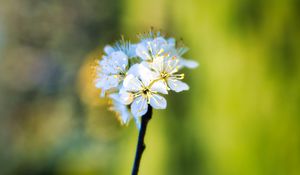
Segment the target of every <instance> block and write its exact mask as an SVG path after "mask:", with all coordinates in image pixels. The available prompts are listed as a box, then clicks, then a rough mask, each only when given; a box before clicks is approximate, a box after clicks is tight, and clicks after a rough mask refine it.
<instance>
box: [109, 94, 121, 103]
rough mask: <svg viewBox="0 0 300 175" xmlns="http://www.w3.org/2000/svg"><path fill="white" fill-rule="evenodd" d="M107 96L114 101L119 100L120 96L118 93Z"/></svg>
mask: <svg viewBox="0 0 300 175" xmlns="http://www.w3.org/2000/svg"><path fill="white" fill-rule="evenodd" d="M109 97H110V98H111V99H113V100H114V101H116V102H119V101H120V96H119V94H118V93H113V94H110V95H109Z"/></svg>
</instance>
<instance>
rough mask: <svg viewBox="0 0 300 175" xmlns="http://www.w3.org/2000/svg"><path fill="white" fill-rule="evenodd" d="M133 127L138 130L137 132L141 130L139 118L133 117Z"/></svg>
mask: <svg viewBox="0 0 300 175" xmlns="http://www.w3.org/2000/svg"><path fill="white" fill-rule="evenodd" d="M134 121H135V125H136V127H137V128H138V130H140V129H141V117H134Z"/></svg>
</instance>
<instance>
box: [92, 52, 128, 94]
mask: <svg viewBox="0 0 300 175" xmlns="http://www.w3.org/2000/svg"><path fill="white" fill-rule="evenodd" d="M105 52H106V53H107V54H108V55H107V56H103V59H102V60H101V61H99V67H98V78H97V79H96V87H97V88H101V90H102V92H101V96H104V94H105V92H106V91H107V90H109V89H112V88H116V87H118V86H119V83H120V82H121V81H122V80H123V79H124V76H125V74H126V71H127V65H128V56H127V55H126V54H125V53H124V52H122V51H114V50H112V48H110V47H106V48H105Z"/></svg>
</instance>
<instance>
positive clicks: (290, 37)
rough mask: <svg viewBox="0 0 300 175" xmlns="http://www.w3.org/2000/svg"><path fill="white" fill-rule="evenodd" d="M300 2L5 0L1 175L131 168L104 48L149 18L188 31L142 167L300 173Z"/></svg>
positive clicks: (130, 132) (0, 9)
mask: <svg viewBox="0 0 300 175" xmlns="http://www.w3.org/2000/svg"><path fill="white" fill-rule="evenodd" d="M299 12H300V3H299V1H297V0H286V1H282V0H273V1H270V0H267V1H259V0H240V1H238V0H227V1H217V2H208V1H199V0H185V1H180V0H173V1H171V0H152V1H150V0H144V1H140V0H127V1H119V0H89V1H84V0H65V1H59V0H51V1H50V0H43V1H37V0H26V1H24V0H10V1H6V0H0V174H1V175H2V174H3V175H6V174H7V175H10V174H12V175H15V174H26V175H28V174H43V175H44V174H61V175H65V174H72V175H76V174H78V175H79V174H80V175H83V174H104V175H106V174H109V175H113V174H116V175H117V174H118V175H119V174H124V175H125V174H130V171H131V165H132V163H133V162H132V161H133V158H134V153H135V147H136V145H135V144H136V138H137V130H136V128H135V126H134V124H133V123H131V124H130V125H129V126H128V127H121V126H120V125H119V123H118V122H117V120H116V118H115V117H113V116H114V114H113V113H112V112H110V111H108V110H107V109H108V108H109V102H107V101H106V100H105V99H100V98H99V91H98V90H96V89H94V87H93V78H94V77H95V72H94V66H95V61H96V60H97V59H99V58H101V53H102V47H103V46H104V45H105V44H107V43H112V42H113V41H114V40H115V39H117V38H119V36H120V35H121V34H124V35H125V36H129V38H131V39H133V40H134V39H135V34H136V33H139V32H143V31H145V30H148V29H149V27H150V26H153V27H155V28H156V29H163V31H164V32H165V33H167V34H168V35H169V36H175V37H176V38H178V39H179V38H183V41H184V42H185V43H186V45H187V46H189V47H190V52H189V53H188V54H187V57H188V58H193V59H196V60H198V61H199V62H200V64H201V66H200V67H199V68H198V69H196V70H184V71H185V72H186V81H187V82H188V83H189V84H190V86H191V90H190V91H188V92H183V93H180V94H171V95H170V96H168V97H167V98H168V108H167V110H164V111H155V112H154V117H153V119H152V120H151V122H150V125H149V128H148V134H147V136H146V143H147V149H146V152H145V154H144V157H143V159H142V165H141V169H140V174H143V175H153V174H155V175H160V174H161V175H166V174H172V175H182V174H189V175H194V174H195V175H199V174H205V175H227V174H228V175H248V174H249V175H253V174H255V175H266V174H270V175H277V174H278V175H286V174H288V175H298V174H300V166H299V165H300V134H299V133H300V118H299V116H300V108H299V106H300V83H299V82H300V72H299V71H300V59H299V58H300V50H299V46H300V30H299V28H300V24H299V18H300V13H299Z"/></svg>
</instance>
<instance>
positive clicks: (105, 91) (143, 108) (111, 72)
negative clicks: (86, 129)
mask: <svg viewBox="0 0 300 175" xmlns="http://www.w3.org/2000/svg"><path fill="white" fill-rule="evenodd" d="M187 50H188V49H187V48H186V47H184V46H178V44H176V41H175V39H174V38H165V37H163V36H161V35H160V33H153V32H150V33H148V34H147V35H144V36H142V37H140V42H139V43H136V44H131V43H130V42H126V41H124V39H123V40H121V41H119V42H117V43H116V44H115V45H113V46H110V45H108V46H106V47H105V48H104V52H105V54H104V55H103V57H102V60H100V61H99V62H98V64H99V65H98V67H97V79H96V87H97V88H100V89H101V96H102V97H104V96H106V97H108V98H110V99H111V101H112V107H111V109H112V110H114V111H115V112H116V113H117V114H118V116H119V117H120V120H121V123H122V124H128V122H129V121H130V120H131V119H132V118H133V119H134V120H135V121H136V124H137V126H138V127H139V126H140V117H141V116H143V115H144V114H145V113H146V112H147V110H148V105H151V106H152V107H153V108H154V109H165V108H166V106H167V102H166V99H165V98H164V97H163V96H162V94H163V95H166V94H168V91H175V92H181V91H185V90H188V89H189V86H188V85H187V84H186V83H184V82H182V81H181V80H182V79H183V78H184V74H182V73H179V71H180V70H181V69H182V68H184V67H187V68H195V67H197V66H198V63H197V62H195V61H191V60H186V59H184V58H183V57H182V56H183V54H185V53H186V52H187Z"/></svg>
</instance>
